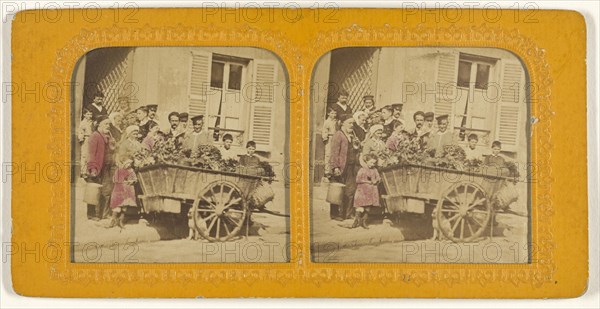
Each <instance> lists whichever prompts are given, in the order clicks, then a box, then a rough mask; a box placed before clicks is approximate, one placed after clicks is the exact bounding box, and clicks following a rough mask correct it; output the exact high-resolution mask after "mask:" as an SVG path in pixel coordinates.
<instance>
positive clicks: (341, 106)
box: [330, 89, 354, 119]
mask: <svg viewBox="0 0 600 309" xmlns="http://www.w3.org/2000/svg"><path fill="white" fill-rule="evenodd" d="M330 108H331V109H332V110H334V111H335V112H336V115H337V118H338V119H342V118H345V116H346V115H349V116H350V117H352V115H354V112H353V111H352V107H350V105H348V92H347V91H346V90H344V89H342V90H341V91H340V93H339V96H338V100H337V102H336V103H335V104H333V105H331V106H330Z"/></svg>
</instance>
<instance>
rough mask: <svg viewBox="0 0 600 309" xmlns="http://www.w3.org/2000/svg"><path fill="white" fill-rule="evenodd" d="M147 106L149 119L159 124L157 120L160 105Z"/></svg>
mask: <svg viewBox="0 0 600 309" xmlns="http://www.w3.org/2000/svg"><path fill="white" fill-rule="evenodd" d="M146 106H147V107H148V119H150V120H153V121H154V122H156V123H158V119H156V111H157V110H158V105H156V104H150V105H146Z"/></svg>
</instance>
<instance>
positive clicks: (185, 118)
mask: <svg viewBox="0 0 600 309" xmlns="http://www.w3.org/2000/svg"><path fill="white" fill-rule="evenodd" d="M189 117H190V115H189V114H188V113H180V114H179V121H188V118H189Z"/></svg>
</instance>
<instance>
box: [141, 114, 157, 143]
mask: <svg viewBox="0 0 600 309" xmlns="http://www.w3.org/2000/svg"><path fill="white" fill-rule="evenodd" d="M148 114H149V112H148V106H140V107H139V108H138V109H137V110H136V116H137V119H138V121H139V125H138V126H139V127H140V132H139V135H140V140H144V138H146V136H147V135H148V132H150V122H155V123H156V121H154V120H151V119H150V118H148ZM157 124H158V123H157Z"/></svg>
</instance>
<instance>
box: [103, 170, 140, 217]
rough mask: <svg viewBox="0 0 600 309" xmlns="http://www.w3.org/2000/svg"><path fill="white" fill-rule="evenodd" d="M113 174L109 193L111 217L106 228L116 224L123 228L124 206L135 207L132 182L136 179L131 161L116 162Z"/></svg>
mask: <svg viewBox="0 0 600 309" xmlns="http://www.w3.org/2000/svg"><path fill="white" fill-rule="evenodd" d="M118 164H119V166H117V170H116V171H115V174H114V176H113V184H114V185H113V190H112V193H111V195H110V209H111V210H112V219H111V222H110V225H109V226H108V228H112V227H114V226H116V225H118V226H119V227H121V228H125V207H137V203H136V200H135V188H134V186H133V185H134V183H135V182H136V181H137V177H136V176H135V172H134V171H133V168H132V165H133V161H132V160H130V159H128V160H125V161H124V162H120V163H118Z"/></svg>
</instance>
